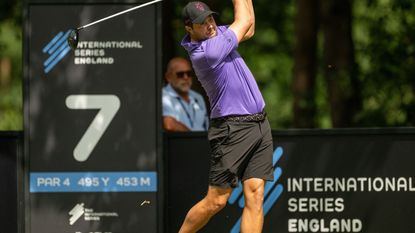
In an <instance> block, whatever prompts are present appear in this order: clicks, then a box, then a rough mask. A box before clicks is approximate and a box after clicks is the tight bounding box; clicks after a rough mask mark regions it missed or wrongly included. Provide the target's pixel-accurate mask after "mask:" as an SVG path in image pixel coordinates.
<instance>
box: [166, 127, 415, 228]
mask: <svg viewBox="0 0 415 233" xmlns="http://www.w3.org/2000/svg"><path fill="white" fill-rule="evenodd" d="M165 145H166V147H165V150H166V153H167V155H166V156H165V157H166V158H167V159H168V162H167V167H168V168H167V169H168V171H169V172H168V174H167V175H166V179H167V180H166V181H167V183H168V193H169V195H167V213H168V221H167V223H166V224H167V227H166V228H169V231H168V232H177V231H178V229H179V227H180V225H181V223H182V222H183V220H184V217H185V215H186V212H187V211H188V210H189V209H190V208H191V207H192V206H193V205H194V204H195V203H196V202H197V201H199V200H200V199H201V198H203V197H204V196H205V195H206V192H207V185H208V176H207V173H208V169H209V146H208V141H207V138H206V135H193V138H192V137H190V136H189V135H187V136H186V137H184V136H181V135H178V134H166V143H165ZM274 147H275V150H274V154H273V157H274V160H273V162H274V177H275V180H274V181H273V182H267V184H266V186H265V191H264V215H265V219H264V229H263V232H264V233H273V232H281V233H283V232H365V233H390V232H394V233H406V232H414V231H415V224H414V223H413V221H412V219H413V218H414V216H415V206H414V205H413V204H412V203H414V201H415V195H414V194H415V176H414V168H413V166H414V165H413V164H415V156H414V153H413V150H414V148H415V133H414V132H412V131H411V130H407V131H405V130H401V131H397V130H389V131H388V130H375V129H373V130H369V129H368V130H349V131H341V130H316V131H306V130H304V131H300V130H299V131H292V132H291V131H279V132H274ZM188 177H192V179H189V178H188ZM244 205H245V202H244V198H243V192H242V189H241V186H239V187H238V188H236V189H234V190H233V192H232V194H231V196H230V198H229V200H228V205H227V206H226V207H225V208H224V209H223V210H222V211H221V212H219V214H217V215H216V216H215V217H213V218H212V219H211V221H210V222H209V223H208V224H207V225H206V227H205V228H203V230H201V231H200V232H206V233H207V232H231V233H236V232H240V221H241V215H242V208H243V207H244Z"/></svg>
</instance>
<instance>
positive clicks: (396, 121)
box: [354, 0, 415, 127]
mask: <svg viewBox="0 0 415 233" xmlns="http://www.w3.org/2000/svg"><path fill="white" fill-rule="evenodd" d="M413 12H415V2H413V1H410V0H400V1H392V0H367V1H355V8H354V14H355V18H354V26H355V28H354V29H355V30H354V40H355V45H356V59H357V63H358V64H359V65H360V75H361V76H360V77H361V82H362V84H363V85H362V87H363V90H362V93H363V105H364V106H363V109H364V110H363V111H362V112H361V113H360V114H359V115H358V116H357V120H358V121H359V122H360V124H361V125H362V126H365V127H375V126H414V124H415V120H414V117H415V116H414V112H415V96H414V91H415V89H414V86H415V82H414V74H415V31H414V30H413V29H414V28H415V15H414V14H413Z"/></svg>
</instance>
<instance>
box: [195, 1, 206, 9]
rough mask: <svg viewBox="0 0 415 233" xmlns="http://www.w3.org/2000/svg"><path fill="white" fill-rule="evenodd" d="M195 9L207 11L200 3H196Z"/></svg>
mask: <svg viewBox="0 0 415 233" xmlns="http://www.w3.org/2000/svg"><path fill="white" fill-rule="evenodd" d="M195 7H196V8H197V9H198V10H199V11H205V7H204V6H203V4H202V3H200V2H196V3H195Z"/></svg>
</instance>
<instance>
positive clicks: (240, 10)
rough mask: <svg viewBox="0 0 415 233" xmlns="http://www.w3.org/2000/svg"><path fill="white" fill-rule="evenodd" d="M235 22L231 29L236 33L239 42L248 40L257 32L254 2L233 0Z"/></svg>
mask: <svg viewBox="0 0 415 233" xmlns="http://www.w3.org/2000/svg"><path fill="white" fill-rule="evenodd" d="M233 6H234V21H233V23H232V24H231V26H229V28H230V29H231V30H232V31H233V32H235V34H236V37H237V38H238V42H241V41H244V40H247V39H249V38H251V37H252V36H253V35H254V32H255V14H254V8H253V5H252V0H233Z"/></svg>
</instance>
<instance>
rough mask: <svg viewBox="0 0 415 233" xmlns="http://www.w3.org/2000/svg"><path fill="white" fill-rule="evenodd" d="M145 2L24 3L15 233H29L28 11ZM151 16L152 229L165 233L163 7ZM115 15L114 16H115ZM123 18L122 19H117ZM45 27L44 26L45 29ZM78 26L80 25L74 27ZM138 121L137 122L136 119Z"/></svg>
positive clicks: (39, 0)
mask: <svg viewBox="0 0 415 233" xmlns="http://www.w3.org/2000/svg"><path fill="white" fill-rule="evenodd" d="M146 2H147V1H145V0H136V1H134V2H132V1H125V0H115V1H114V0H92V1H88V2H87V3H86V2H85V1H65V0H26V1H24V10H23V15H24V27H23V35H24V42H23V56H24V57H23V62H24V84H23V85H24V86H23V98H24V109H23V110H24V133H23V139H24V142H23V145H24V146H23V152H22V154H23V156H22V157H23V159H22V160H23V161H22V162H21V163H22V167H23V168H22V171H21V176H22V177H21V178H22V179H21V180H22V184H21V186H22V189H21V190H18V191H19V195H21V198H19V207H21V208H19V210H18V216H19V224H18V232H21V233H22V232H30V224H31V218H30V208H31V207H30V205H31V204H30V175H29V173H30V166H31V164H30V154H29V151H30V150H29V138H30V120H31V119H30V85H31V83H30V69H29V66H30V64H31V61H30V49H31V48H30V36H31V32H30V30H29V28H30V17H31V15H30V7H32V6H53V5H56V6H62V5H68V6H73V5H83V4H84V5H86V6H101V5H113V6H124V5H125V6H127V5H128V6H131V5H139V4H143V3H146ZM151 7H154V15H155V18H154V19H155V22H154V25H155V29H154V33H155V35H154V37H155V42H154V43H155V44H156V46H155V49H154V51H153V52H154V71H153V72H154V74H155V78H154V83H153V85H154V86H155V91H154V92H153V93H152V97H150V98H152V99H153V102H154V106H155V109H154V116H155V122H156V123H155V127H154V129H153V130H154V132H155V133H154V134H155V142H154V144H155V155H154V156H155V158H154V159H155V165H154V170H155V172H156V174H157V187H156V188H157V191H156V194H155V195H156V203H154V204H155V205H157V206H156V216H157V217H156V220H155V221H156V224H157V226H155V228H156V229H157V232H164V226H163V224H160V223H162V222H163V221H164V213H163V201H164V196H163V195H162V194H163V187H164V180H163V172H162V171H163V163H162V162H161V161H162V150H163V148H162V133H161V132H162V129H161V121H160V120H161V80H162V78H161V77H162V74H163V73H162V46H161V44H162V42H161V41H162V39H161V38H162V29H161V24H162V18H161V15H162V10H161V9H162V7H161V4H160V3H158V4H154V5H153V6H151ZM114 13H116V12H114ZM132 14H134V13H132ZM120 17H122V16H120ZM45 26H47V25H45ZM74 26H79V25H74ZM137 120H139V119H137ZM33 233H35V232H33Z"/></svg>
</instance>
